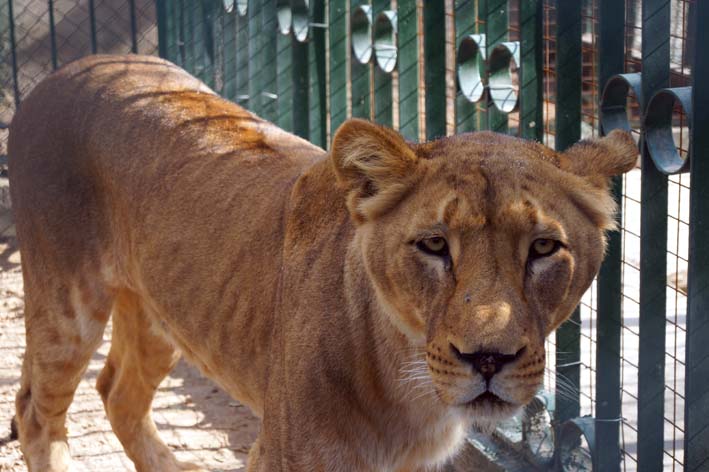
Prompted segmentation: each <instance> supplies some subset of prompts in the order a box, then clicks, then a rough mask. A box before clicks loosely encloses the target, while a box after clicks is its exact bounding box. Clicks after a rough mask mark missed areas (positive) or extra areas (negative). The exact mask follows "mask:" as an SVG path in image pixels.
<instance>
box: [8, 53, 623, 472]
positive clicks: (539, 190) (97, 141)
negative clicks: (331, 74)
mask: <svg viewBox="0 0 709 472" xmlns="http://www.w3.org/2000/svg"><path fill="white" fill-rule="evenodd" d="M9 155H10V179H11V191H12V201H13V205H14V210H15V217H16V224H17V234H18V237H19V241H20V245H21V251H22V262H23V275H24V282H25V293H26V312H25V319H26V326H27V351H26V355H25V358H24V364H23V370H22V385H21V388H20V391H19V393H18V395H17V405H16V407H17V416H16V420H17V426H18V430H19V436H20V441H21V445H22V450H23V452H24V455H25V458H26V461H27V463H28V466H29V470H30V471H32V472H39V471H65V470H68V469H69V468H70V456H69V447H68V445H67V439H66V430H65V426H64V423H65V419H66V412H67V408H68V407H69V404H70V402H71V400H72V396H73V394H74V390H75V388H76V386H77V383H78V382H79V379H80V377H81V375H82V373H83V372H84V369H85V368H86V365H87V363H88V361H89V358H90V356H91V355H92V353H93V352H94V350H95V349H96V347H97V345H98V344H99V342H100V340H101V338H102V335H103V332H104V328H105V326H106V323H107V322H108V319H109V317H111V316H113V342H112V345H111V350H110V353H109V355H108V358H107V360H106V366H105V367H104V369H103V371H102V372H101V374H100V376H99V378H98V382H97V388H98V391H99V392H100V394H101V397H102V398H103V401H104V404H105V407H106V412H107V414H108V417H109V419H110V421H111V425H112V427H113V430H114V431H115V433H116V435H117V436H118V438H119V439H120V441H121V443H122V444H123V446H124V448H125V450H126V453H127V454H128V456H129V457H130V458H131V459H132V460H133V461H134V463H135V466H136V468H137V470H139V471H177V470H202V469H200V468H199V467H198V466H195V465H191V464H183V463H178V462H177V461H176V459H175V458H174V456H173V455H172V453H171V452H170V451H169V450H168V448H167V447H166V446H165V444H164V443H163V442H162V441H161V440H160V438H159V437H158V434H157V432H156V427H155V424H154V423H153V421H152V419H151V416H150V404H151V401H152V399H153V395H154V393H155V389H156V388H157V387H158V385H159V384H160V381H161V380H162V379H163V378H164V377H165V376H166V375H167V374H168V372H170V369H172V367H173V366H174V365H175V362H176V361H177V359H178V357H179V356H180V355H181V354H183V355H185V356H186V357H187V359H189V360H190V361H191V362H193V363H195V364H196V365H197V366H199V368H200V369H201V370H202V371H203V372H204V373H205V374H206V375H208V376H210V377H211V378H213V379H215V380H216V381H217V382H218V383H219V384H220V385H221V386H222V387H224V389H226V390H227V391H228V392H229V393H230V394H231V395H233V397H234V398H237V399H238V400H239V401H241V402H243V403H245V404H246V405H248V406H249V407H250V408H251V409H252V410H253V411H254V412H255V413H256V414H257V415H258V416H260V417H261V418H262V419H263V425H262V428H261V432H260V434H259V437H258V439H257V440H256V443H255V444H254V445H253V447H252V448H251V452H250V453H249V465H248V470H249V471H268V472H273V471H307V472H312V471H348V472H349V471H417V470H430V469H431V468H435V467H436V466H437V465H440V464H442V463H444V462H445V461H446V460H447V459H448V458H449V457H450V456H451V455H452V454H454V453H455V452H456V449H457V448H458V447H459V445H460V444H461V442H462V441H463V438H464V436H465V432H466V430H467V429H468V427H469V426H470V425H471V424H473V423H478V424H482V425H485V424H492V423H494V422H496V421H497V420H498V419H500V418H503V417H506V416H508V415H511V414H513V413H514V412H516V411H517V410H519V408H520V407H521V406H522V405H524V404H525V403H526V402H528V401H529V400H530V399H531V398H532V397H533V395H534V394H535V392H536V391H537V389H538V388H539V386H540V384H541V382H542V376H543V372H544V356H545V352H544V338H545V336H547V335H548V334H549V333H550V332H551V331H552V330H554V329H555V328H556V327H557V326H559V324H560V323H561V322H563V321H564V320H565V319H566V318H567V316H568V315H569V314H570V313H571V312H572V310H573V309H574V307H575V306H576V304H577V303H578V301H579V298H580V297H581V295H582V294H583V292H584V291H585V290H586V289H587V288H588V286H589V284H590V283H591V281H592V279H593V277H594V275H595V274H596V272H597V271H598V268H599V265H600V264H601V260H602V258H603V253H604V244H605V236H604V232H605V231H606V230H608V229H609V228H612V227H613V226H614V208H615V205H614V202H613V200H612V198H611V197H610V195H609V191H608V178H609V176H612V175H616V174H619V173H622V172H624V171H627V170H629V169H630V168H631V167H633V165H634V163H635V157H636V146H635V144H634V143H633V140H632V139H631V138H630V137H629V136H628V135H627V134H624V133H621V132H613V133H611V134H610V136H608V137H606V138H603V139H597V140H591V141H585V142H582V143H580V144H578V145H576V146H574V147H573V148H571V149H570V150H568V151H567V152H565V153H561V154H559V153H556V152H554V151H552V150H550V149H548V148H546V147H544V146H542V145H541V144H538V143H534V142H529V141H524V140H521V139H516V138H513V137H508V136H502V135H498V134H493V133H486V132H483V133H471V134H464V135H460V136H453V137H449V138H442V139H439V140H436V141H433V142H429V143H424V144H412V143H407V142H406V141H405V140H404V139H402V137H401V136H400V135H399V134H397V133H396V132H395V131H392V130H390V129H386V128H382V127H379V126H376V125H374V124H371V123H368V122H366V121H361V120H351V121H348V122H346V123H345V124H344V125H342V127H340V129H339V130H338V131H337V133H336V135H335V138H334V141H333V144H332V151H331V152H330V153H329V155H328V154H327V153H325V152H324V151H323V150H321V149H319V148H317V147H315V146H313V145H311V144H309V143H308V142H306V141H304V140H302V139H299V138H297V137H295V136H293V135H291V134H288V133H286V132H284V131H282V130H280V129H278V128H277V127H276V126H274V125H272V124H270V123H268V122H266V121H263V120H261V119H259V118H258V117H256V116H254V115H252V114H251V113H249V112H247V111H245V110H244V109H242V108H240V107H238V106H236V105H234V104H233V103H230V102H228V101H226V100H223V99H221V98H220V97H218V96H217V95H216V94H214V93H213V92H212V91H211V90H209V89H208V88H207V87H206V86H205V85H203V84H202V83H201V82H199V81H198V80H196V79H195V78H193V77H191V76H190V75H188V74H187V73H186V72H184V71H182V70H181V69H179V68H178V67H176V66H174V65H172V64H170V63H168V62H165V61H163V60H160V59H157V58H152V57H141V56H94V57H89V58H86V59H82V60H80V61H78V62H74V63H72V64H70V65H68V66H66V67H64V68H63V69H61V70H59V71H58V72H56V73H55V74H53V75H52V76H51V77H50V78H48V79H47V80H45V81H44V82H42V83H41V84H40V85H38V86H37V88H36V89H35V90H34V91H33V92H32V93H31V94H30V96H29V97H28V98H27V99H26V100H25V101H24V102H23V104H22V108H21V110H20V111H19V112H18V113H17V115H16V116H15V119H14V120H13V122H12V127H11V132H10V142H9Z"/></svg>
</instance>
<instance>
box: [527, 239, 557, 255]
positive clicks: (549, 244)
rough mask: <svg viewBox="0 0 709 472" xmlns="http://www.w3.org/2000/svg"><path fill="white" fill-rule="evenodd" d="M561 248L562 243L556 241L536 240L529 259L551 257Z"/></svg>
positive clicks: (530, 249) (530, 250)
mask: <svg viewBox="0 0 709 472" xmlns="http://www.w3.org/2000/svg"><path fill="white" fill-rule="evenodd" d="M560 247H561V242H559V241H556V240H554V239H536V240H535V241H534V242H533V243H532V247H530V248H529V257H530V258H537V257H546V256H551V255H552V254H554V253H555V252H556V251H558V250H559V248H560Z"/></svg>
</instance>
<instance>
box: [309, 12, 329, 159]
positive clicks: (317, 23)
mask: <svg viewBox="0 0 709 472" xmlns="http://www.w3.org/2000/svg"><path fill="white" fill-rule="evenodd" d="M310 9H311V20H312V21H311V29H310V37H311V39H310V41H309V49H310V50H309V52H308V54H309V58H308V59H309V67H310V97H309V108H310V113H309V121H310V142H311V143H313V144H316V145H318V146H320V147H322V148H325V147H326V146H327V88H326V85H325V79H326V73H325V68H326V58H325V46H326V44H325V42H326V37H325V28H324V26H325V2H322V1H315V2H312V3H311V6H310Z"/></svg>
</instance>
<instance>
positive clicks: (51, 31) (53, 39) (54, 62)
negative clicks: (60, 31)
mask: <svg viewBox="0 0 709 472" xmlns="http://www.w3.org/2000/svg"><path fill="white" fill-rule="evenodd" d="M47 9H48V12H49V40H50V44H51V49H52V69H55V70H56V68H57V67H58V66H59V63H58V59H57V31H56V27H55V25H54V0H48V2H47Z"/></svg>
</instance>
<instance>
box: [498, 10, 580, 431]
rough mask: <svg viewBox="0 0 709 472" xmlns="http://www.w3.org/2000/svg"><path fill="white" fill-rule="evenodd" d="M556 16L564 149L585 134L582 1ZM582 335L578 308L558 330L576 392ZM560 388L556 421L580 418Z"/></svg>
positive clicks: (559, 358)
mask: <svg viewBox="0 0 709 472" xmlns="http://www.w3.org/2000/svg"><path fill="white" fill-rule="evenodd" d="M556 18H557V31H556V45H557V51H556V71H557V74H556V77H557V79H556V97H557V99H556V149H557V150H559V151H563V150H565V149H566V148H568V147H569V146H571V145H572V144H574V143H575V142H576V141H578V140H579V138H580V137H581V2H580V1H578V2H577V1H572V2H570V1H568V0H556ZM490 121H491V122H493V121H494V120H493V119H492V118H491V120H490ZM580 336H581V317H580V312H579V309H578V308H577V309H576V310H575V311H574V313H573V315H572V316H571V319H570V320H569V321H567V322H566V323H564V324H563V325H561V326H560V327H559V329H558V330H557V331H556V363H557V365H556V375H557V377H560V378H562V379H564V383H566V384H567V387H570V388H572V389H574V390H575V391H578V389H579V381H580V361H581V343H580ZM566 390H568V388H567V389H566ZM558 391H559V389H558V387H557V395H556V416H555V420H556V421H557V422H563V421H565V420H568V419H570V418H575V417H577V416H578V415H579V412H580V409H579V399H578V397H577V398H569V395H560V394H558Z"/></svg>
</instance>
